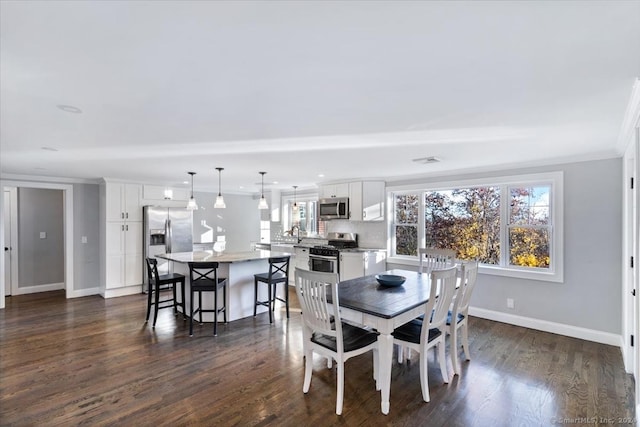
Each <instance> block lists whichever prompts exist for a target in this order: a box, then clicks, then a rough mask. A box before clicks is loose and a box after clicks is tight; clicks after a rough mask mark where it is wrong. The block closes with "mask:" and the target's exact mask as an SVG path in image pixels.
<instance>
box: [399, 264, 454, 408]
mask: <svg viewBox="0 0 640 427" xmlns="http://www.w3.org/2000/svg"><path fill="white" fill-rule="evenodd" d="M457 275H458V274H457V269H456V267H455V266H453V267H449V268H447V269H444V270H433V271H432V272H431V283H430V286H431V289H430V291H429V302H427V304H426V306H425V312H424V320H423V321H420V320H418V319H415V320H412V321H411V322H409V323H405V324H404V325H402V326H400V327H398V328H396V329H395V330H394V331H393V343H394V344H398V345H399V346H400V347H403V348H408V349H411V350H415V351H417V352H418V353H420V386H421V388H422V399H423V400H424V401H425V402H429V400H430V398H429V379H428V367H427V359H428V358H427V351H428V350H429V349H430V348H432V347H437V350H438V361H439V362H440V372H441V374H442V379H443V380H444V382H445V383H448V382H449V373H448V371H447V361H446V358H445V337H446V330H445V328H446V323H447V314H448V313H449V307H450V305H451V301H452V300H453V296H454V295H455V293H456V282H457Z"/></svg>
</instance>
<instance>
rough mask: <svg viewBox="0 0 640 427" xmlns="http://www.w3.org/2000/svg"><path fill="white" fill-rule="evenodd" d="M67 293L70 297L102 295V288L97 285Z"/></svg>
mask: <svg viewBox="0 0 640 427" xmlns="http://www.w3.org/2000/svg"><path fill="white" fill-rule="evenodd" d="M67 295H68V297H69V298H80V297H88V296H91V295H100V288H99V287H95V288H88V289H76V290H73V291H71V292H69V293H68V294H67Z"/></svg>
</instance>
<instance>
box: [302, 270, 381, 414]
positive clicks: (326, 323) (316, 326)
mask: <svg viewBox="0 0 640 427" xmlns="http://www.w3.org/2000/svg"><path fill="white" fill-rule="evenodd" d="M295 279H296V280H295V281H296V293H297V295H298V301H299V302H300V308H301V310H302V321H303V322H302V323H303V326H302V327H303V333H302V337H303V349H304V357H305V371H304V384H303V386H302V391H303V392H304V393H305V394H306V393H307V392H308V391H309V388H310V387H311V374H312V371H313V354H314V353H317V354H319V355H321V356H324V357H327V358H328V359H329V360H331V359H333V360H335V361H336V365H337V396H336V414H338V415H340V414H342V406H343V400H344V362H346V361H347V360H348V359H349V358H351V357H353V356H358V355H360V354H363V353H366V352H367V351H370V350H372V351H373V378H374V379H375V380H376V390H379V389H380V387H379V385H378V380H377V379H378V341H377V340H378V333H377V332H374V331H372V330H369V329H364V328H360V327H357V326H353V325H350V324H348V323H343V322H342V320H341V318H340V311H339V310H338V307H339V300H338V298H339V296H338V275H337V274H335V273H321V272H315V271H307V270H301V269H299V268H296V271H295ZM327 288H329V289H330V290H331V298H332V301H331V304H329V303H328V302H327Z"/></svg>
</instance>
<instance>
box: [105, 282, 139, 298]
mask: <svg viewBox="0 0 640 427" xmlns="http://www.w3.org/2000/svg"><path fill="white" fill-rule="evenodd" d="M98 293H99V294H100V295H101V296H102V297H103V298H105V299H107V298H115V297H123V296H126V295H135V294H141V293H142V285H134V286H127V287H124V288H115V289H100V290H99V291H98Z"/></svg>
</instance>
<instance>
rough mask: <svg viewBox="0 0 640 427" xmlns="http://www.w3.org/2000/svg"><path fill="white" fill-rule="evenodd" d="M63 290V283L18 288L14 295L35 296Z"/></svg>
mask: <svg viewBox="0 0 640 427" xmlns="http://www.w3.org/2000/svg"><path fill="white" fill-rule="evenodd" d="M61 289H64V282H59V283H46V284H42V285H36V286H23V287H20V286H18V288H17V291H16V293H15V295H26V294H35V293H38V292H49V291H59V290H61Z"/></svg>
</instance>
